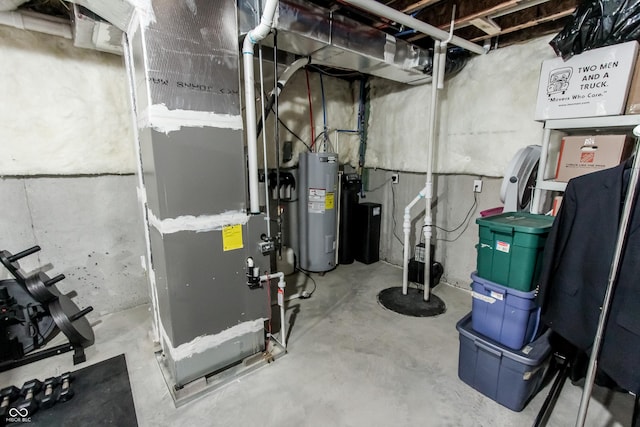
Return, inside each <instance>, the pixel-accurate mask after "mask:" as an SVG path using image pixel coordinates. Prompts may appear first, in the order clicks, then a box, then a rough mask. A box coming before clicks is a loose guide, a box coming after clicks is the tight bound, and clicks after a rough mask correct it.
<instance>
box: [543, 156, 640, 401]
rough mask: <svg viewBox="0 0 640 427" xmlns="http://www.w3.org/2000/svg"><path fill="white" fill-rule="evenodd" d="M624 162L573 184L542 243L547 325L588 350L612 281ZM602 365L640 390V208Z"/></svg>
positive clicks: (634, 219)
mask: <svg viewBox="0 0 640 427" xmlns="http://www.w3.org/2000/svg"><path fill="white" fill-rule="evenodd" d="M624 175H625V164H624V163H623V164H621V165H619V166H617V167H615V168H611V169H606V170H603V171H600V172H595V173H590V174H587V175H583V176H581V177H578V178H574V179H572V180H570V181H569V183H568V185H567V189H566V192H565V194H564V199H563V201H562V206H561V208H560V211H559V213H558V216H557V217H556V220H555V222H554V224H553V227H552V229H551V232H550V233H549V237H548V240H547V243H546V246H545V251H544V258H543V267H542V274H541V277H540V287H539V293H538V302H539V303H540V305H541V307H542V320H543V322H544V323H545V324H547V325H548V326H549V327H550V328H551V329H552V330H554V331H555V332H556V333H558V334H559V335H561V336H562V337H564V338H565V339H567V340H568V341H569V342H571V343H572V344H574V345H575V346H576V347H577V348H578V349H580V350H583V351H586V352H590V349H591V347H592V345H593V340H594V337H595V333H596V329H597V325H598V318H599V315H600V307H601V305H602V302H603V300H604V294H605V290H606V287H607V282H608V278H609V270H610V267H611V262H612V259H613V253H614V248H615V244H616V239H617V235H618V226H619V222H620V215H621V211H622V203H623V202H624V193H625V191H626V181H627V180H626V179H625V178H624ZM598 366H599V368H600V369H601V370H603V371H604V372H605V373H606V374H608V375H609V376H610V377H611V378H612V379H613V380H614V381H615V382H616V383H618V385H619V386H621V387H622V388H624V389H626V390H629V391H632V392H634V393H639V392H640V208H638V207H636V208H634V210H633V212H632V214H631V220H630V228H629V234H628V240H627V244H626V247H625V249H624V251H623V258H622V263H621V267H620V272H619V275H618V281H617V285H616V288H615V294H614V297H613V302H612V305H611V311H610V312H609V320H608V322H607V327H606V329H605V335H604V340H603V345H602V348H601V352H600V357H599V359H598Z"/></svg>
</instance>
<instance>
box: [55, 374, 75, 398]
mask: <svg viewBox="0 0 640 427" xmlns="http://www.w3.org/2000/svg"><path fill="white" fill-rule="evenodd" d="M72 379H73V378H71V372H65V373H64V374H62V375H60V376H59V377H58V382H59V383H60V384H61V386H60V393H59V394H58V400H59V401H61V402H66V401H68V400H71V398H72V397H73V394H74V393H73V390H72V389H71V380H72Z"/></svg>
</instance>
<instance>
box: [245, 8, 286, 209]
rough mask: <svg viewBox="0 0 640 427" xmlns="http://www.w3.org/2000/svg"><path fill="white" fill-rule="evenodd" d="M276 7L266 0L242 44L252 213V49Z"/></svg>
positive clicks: (255, 142)
mask: <svg viewBox="0 0 640 427" xmlns="http://www.w3.org/2000/svg"><path fill="white" fill-rule="evenodd" d="M277 7H278V0H267V3H266V4H265V6H264V11H263V13H262V18H261V19H260V24H259V25H258V26H257V27H256V28H254V29H253V30H251V31H249V32H248V33H247V35H246V37H245V38H244V43H243V45H242V55H243V56H242V58H243V63H244V100H245V111H246V124H247V156H248V158H249V203H250V209H251V213H252V214H258V213H260V198H259V195H258V192H259V186H258V135H257V130H256V90H255V87H254V85H255V81H254V80H255V79H254V76H253V55H254V52H253V49H254V47H255V45H256V43H258V42H259V41H260V40H262V39H264V38H265V37H266V36H267V34H269V31H271V26H272V25H273V17H274V15H275V13H276V8H277Z"/></svg>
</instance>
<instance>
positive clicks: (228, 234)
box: [222, 224, 243, 252]
mask: <svg viewBox="0 0 640 427" xmlns="http://www.w3.org/2000/svg"><path fill="white" fill-rule="evenodd" d="M242 248H243V245H242V225H239V224H238V225H227V226H226V227H223V228H222V250H223V251H225V252H226V251H232V250H234V249H242Z"/></svg>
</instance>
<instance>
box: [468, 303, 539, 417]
mask: <svg viewBox="0 0 640 427" xmlns="http://www.w3.org/2000/svg"><path fill="white" fill-rule="evenodd" d="M456 328H457V329H458V332H459V337H460V353H459V357H458V377H459V378H460V379H461V380H462V381H464V382H465V383H467V384H468V385H470V386H471V387H473V388H474V389H476V390H478V391H479V392H480V393H482V394H484V395H485V396H487V397H489V398H491V399H493V400H495V401H496V402H498V403H499V404H501V405H503V406H506V407H507V408H509V409H511V410H513V411H517V412H519V411H521V410H522V409H523V408H524V407H525V406H526V404H527V402H529V400H530V399H531V398H532V397H533V396H535V394H536V393H537V392H538V391H539V390H540V387H541V385H542V381H543V379H544V376H545V374H546V371H547V368H548V366H549V360H550V359H551V345H550V344H549V335H550V333H551V330H547V331H546V332H545V333H544V334H543V335H542V336H540V337H539V338H538V339H536V340H535V341H533V342H532V343H529V344H527V345H526V346H525V347H524V348H523V349H522V350H520V351H516V350H511V349H508V348H506V347H505V346H503V345H501V344H499V343H497V342H495V341H493V340H490V339H489V338H486V337H482V336H480V335H479V334H477V332H474V331H473V330H472V328H471V313H469V314H467V315H466V316H465V317H463V318H462V319H461V320H460V321H459V322H458V324H457V325H456Z"/></svg>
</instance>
